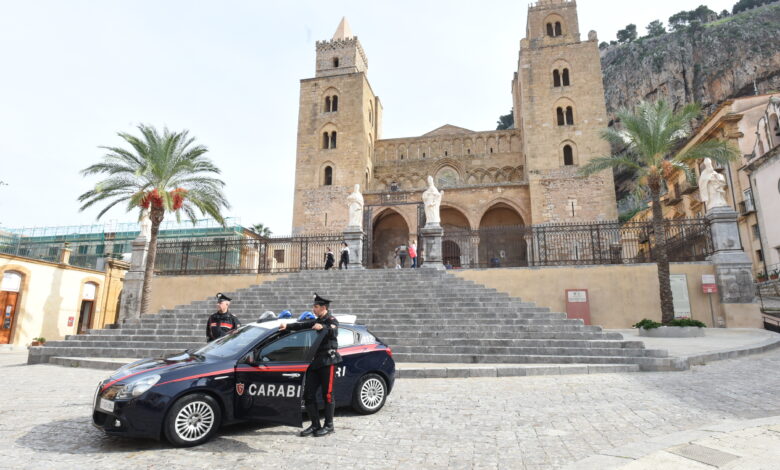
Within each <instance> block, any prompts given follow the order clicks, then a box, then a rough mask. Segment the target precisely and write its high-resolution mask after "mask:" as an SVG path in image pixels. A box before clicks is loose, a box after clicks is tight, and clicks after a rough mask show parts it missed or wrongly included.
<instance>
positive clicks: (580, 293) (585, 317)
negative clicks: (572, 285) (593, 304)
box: [566, 289, 590, 325]
mask: <svg viewBox="0 0 780 470" xmlns="http://www.w3.org/2000/svg"><path fill="white" fill-rule="evenodd" d="M566 316H567V317H568V318H579V319H581V320H582V321H584V322H585V324H586V325H590V301H589V299H588V290H587V289H566Z"/></svg>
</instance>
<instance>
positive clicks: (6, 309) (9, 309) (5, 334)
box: [0, 291, 19, 344]
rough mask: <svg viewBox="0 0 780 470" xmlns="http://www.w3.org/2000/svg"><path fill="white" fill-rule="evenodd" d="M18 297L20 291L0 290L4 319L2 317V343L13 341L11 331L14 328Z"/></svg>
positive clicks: (0, 341) (0, 324)
mask: <svg viewBox="0 0 780 470" xmlns="http://www.w3.org/2000/svg"><path fill="white" fill-rule="evenodd" d="M18 298H19V293H18V292H7V291H0V308H2V319H0V344H8V343H10V342H11V333H12V331H13V328H14V318H15V316H16V300H17V299H18Z"/></svg>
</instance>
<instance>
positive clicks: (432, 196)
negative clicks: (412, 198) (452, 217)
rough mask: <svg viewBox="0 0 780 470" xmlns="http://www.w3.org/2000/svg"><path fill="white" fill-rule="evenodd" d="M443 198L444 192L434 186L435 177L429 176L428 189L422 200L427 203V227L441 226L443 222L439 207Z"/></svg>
mask: <svg viewBox="0 0 780 470" xmlns="http://www.w3.org/2000/svg"><path fill="white" fill-rule="evenodd" d="M442 196H444V191H439V190H437V189H436V186H434V185H433V176H430V175H429V176H428V189H426V190H425V192H424V193H423V194H422V200H423V203H425V220H426V222H425V225H439V223H440V222H441V214H440V213H439V206H441V198H442Z"/></svg>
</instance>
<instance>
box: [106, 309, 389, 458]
mask: <svg viewBox="0 0 780 470" xmlns="http://www.w3.org/2000/svg"><path fill="white" fill-rule="evenodd" d="M337 318H339V316H337ZM281 322H289V320H273V321H267V322H263V323H251V324H248V325H246V326H244V327H242V328H240V329H238V330H236V331H235V332H233V333H232V334H229V335H227V336H224V337H222V338H220V339H218V340H216V341H213V342H211V343H209V344H207V345H206V346H204V347H202V348H200V349H198V350H196V351H187V352H184V353H182V354H181V355H178V356H175V357H169V358H165V359H142V360H140V361H136V362H133V363H131V364H128V365H126V366H124V367H122V368H120V369H118V370H117V371H116V372H114V373H113V374H112V375H111V377H109V378H108V379H106V380H104V381H102V382H101V383H100V384H99V386H98V388H97V390H96V392H95V398H94V407H93V408H94V410H93V415H92V420H93V423H94V425H95V426H97V427H98V428H100V429H102V430H103V431H105V432H106V433H108V434H111V435H120V436H130V437H151V438H155V439H160V438H162V437H163V436H165V437H166V438H167V439H168V441H170V442H171V443H172V444H174V445H177V446H194V445H198V444H201V443H203V442H206V441H207V440H209V439H210V438H211V437H212V436H213V435H214V434H215V433H216V432H217V430H218V429H219V427H220V426H221V425H223V424H230V423H234V422H239V421H248V420H258V421H267V422H273V423H278V424H285V425H291V426H298V427H301V425H302V421H303V412H302V398H303V380H304V377H305V373H306V368H307V367H308V365H309V363H310V362H311V360H312V357H313V355H314V352H315V351H316V349H317V346H318V344H319V341H320V339H321V336H320V335H318V334H317V332H316V331H315V330H303V331H293V332H290V331H282V332H280V331H279V324H280V323H281ZM338 341H339V353H340V354H341V356H342V357H343V359H344V361H343V362H342V363H341V364H338V366H337V368H336V370H335V376H336V380H335V384H334V395H335V397H336V405H337V406H351V407H352V408H354V409H355V410H356V411H357V412H359V413H362V414H371V413H375V412H377V411H379V410H380V409H381V408H382V406H383V405H384V404H385V400H386V399H387V395H388V394H389V393H390V391H391V390H392V387H393V381H394V377H395V361H394V360H393V357H392V352H391V350H390V348H389V347H388V346H387V345H386V344H384V343H383V342H382V341H380V340H379V339H377V338H376V337H375V336H374V335H372V334H371V333H370V332H369V331H368V330H367V329H366V328H365V327H364V326H360V325H354V324H344V323H342V324H340V325H339V331H338Z"/></svg>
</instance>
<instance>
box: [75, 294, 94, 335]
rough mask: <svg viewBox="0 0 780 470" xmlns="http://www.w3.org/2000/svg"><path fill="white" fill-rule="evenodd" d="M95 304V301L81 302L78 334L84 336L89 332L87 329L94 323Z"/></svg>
mask: <svg viewBox="0 0 780 470" xmlns="http://www.w3.org/2000/svg"><path fill="white" fill-rule="evenodd" d="M94 304H95V301H93V300H82V301H81V312H79V326H78V330H77V333H78V334H83V333H86V332H87V329H88V328H89V327H90V324H91V323H92V308H93V306H94Z"/></svg>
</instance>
